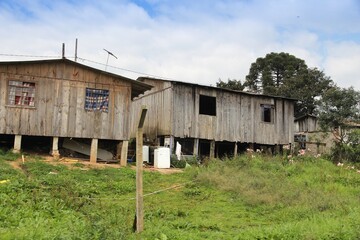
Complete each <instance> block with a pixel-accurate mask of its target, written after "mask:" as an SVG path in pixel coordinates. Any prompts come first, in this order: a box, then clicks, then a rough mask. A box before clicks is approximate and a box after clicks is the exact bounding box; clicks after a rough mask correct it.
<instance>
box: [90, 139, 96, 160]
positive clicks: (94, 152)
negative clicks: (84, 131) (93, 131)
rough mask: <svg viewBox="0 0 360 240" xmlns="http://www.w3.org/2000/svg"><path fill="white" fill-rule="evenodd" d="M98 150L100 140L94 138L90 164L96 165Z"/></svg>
mask: <svg viewBox="0 0 360 240" xmlns="http://www.w3.org/2000/svg"><path fill="white" fill-rule="evenodd" d="M97 150H98V139H96V138H93V139H92V140H91V149H90V163H96V159H97Z"/></svg>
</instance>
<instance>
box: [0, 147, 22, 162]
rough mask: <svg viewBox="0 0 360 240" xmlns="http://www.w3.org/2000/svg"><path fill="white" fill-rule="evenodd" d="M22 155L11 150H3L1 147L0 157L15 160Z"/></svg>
mask: <svg viewBox="0 0 360 240" xmlns="http://www.w3.org/2000/svg"><path fill="white" fill-rule="evenodd" d="M19 157H20V153H13V152H12V151H11V150H7V151H5V150H3V149H1V148H0V158H2V159H4V160H7V161H15V160H16V159H18V158H19Z"/></svg>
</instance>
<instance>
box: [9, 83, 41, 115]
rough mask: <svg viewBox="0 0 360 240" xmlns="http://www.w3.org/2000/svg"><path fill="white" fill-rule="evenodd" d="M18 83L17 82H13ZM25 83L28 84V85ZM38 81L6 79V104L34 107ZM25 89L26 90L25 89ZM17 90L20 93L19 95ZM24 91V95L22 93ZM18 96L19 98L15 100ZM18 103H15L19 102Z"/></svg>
mask: <svg viewBox="0 0 360 240" xmlns="http://www.w3.org/2000/svg"><path fill="white" fill-rule="evenodd" d="M14 83H18V84H14ZM26 84H29V85H28V86H27V85H26ZM37 86H38V83H37V82H36V81H26V80H25V81H24V80H22V79H8V81H7V92H6V106H7V107H18V108H36V103H37V101H36V99H37V94H36V93H37V92H36V89H37ZM25 89H26V90H27V91H25ZM19 92H21V93H22V95H19ZM24 93H26V95H23V94H24ZM17 97H19V100H17ZM12 98H14V99H12ZM19 102H20V104H17V103H19ZM25 102H27V103H25Z"/></svg>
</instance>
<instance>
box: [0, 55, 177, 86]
mask: <svg viewBox="0 0 360 240" xmlns="http://www.w3.org/2000/svg"><path fill="white" fill-rule="evenodd" d="M0 56H6V57H25V58H61V56H50V55H49V56H39V55H25V54H9V53H0ZM67 58H70V59H73V58H75V57H67ZM77 59H79V60H82V61H83V62H89V63H94V64H98V65H101V66H105V67H111V68H114V69H118V70H121V71H126V72H131V73H135V74H139V75H144V76H149V77H154V78H160V79H168V80H173V79H170V78H166V77H161V76H158V75H154V74H149V73H144V72H139V71H135V70H130V69H127V68H122V67H116V66H111V65H107V64H104V63H100V62H97V61H93V60H90V59H86V58H81V57H77Z"/></svg>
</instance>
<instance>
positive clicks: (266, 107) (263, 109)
mask: <svg viewBox="0 0 360 240" xmlns="http://www.w3.org/2000/svg"><path fill="white" fill-rule="evenodd" d="M260 109H261V112H260V114H261V116H260V117H261V122H262V123H267V124H273V123H274V119H275V106H274V105H273V104H260ZM267 112H268V114H270V116H269V117H268V116H267V115H266V114H267ZM269 118H270V119H269ZM268 119H269V120H268Z"/></svg>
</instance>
